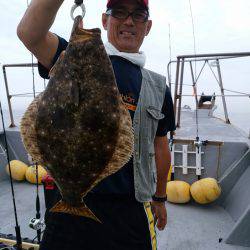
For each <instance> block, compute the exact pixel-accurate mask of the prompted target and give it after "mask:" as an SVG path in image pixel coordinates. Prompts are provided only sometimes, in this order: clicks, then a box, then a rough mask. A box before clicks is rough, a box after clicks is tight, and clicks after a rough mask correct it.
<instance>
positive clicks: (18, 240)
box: [0, 100, 22, 250]
mask: <svg viewBox="0 0 250 250" xmlns="http://www.w3.org/2000/svg"><path fill="white" fill-rule="evenodd" d="M0 113H1V119H2V126H3V134H4V144H5V151H6V156H7V162H8V168H9V173H10V174H9V176H10V185H11V195H12V201H13V207H14V215H15V223H16V226H15V231H16V245H15V247H16V249H17V250H22V237H21V230H20V226H19V224H18V218H17V210H16V199H15V191H14V186H13V179H12V172H11V167H10V155H9V150H8V141H7V133H6V130H5V123H4V117H3V109H2V103H1V100H0Z"/></svg>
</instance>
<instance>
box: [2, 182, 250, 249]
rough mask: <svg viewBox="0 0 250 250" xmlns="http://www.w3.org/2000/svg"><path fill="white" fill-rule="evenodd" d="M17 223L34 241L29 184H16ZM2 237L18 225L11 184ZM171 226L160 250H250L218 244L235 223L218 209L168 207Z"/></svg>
mask: <svg viewBox="0 0 250 250" xmlns="http://www.w3.org/2000/svg"><path fill="white" fill-rule="evenodd" d="M14 188H15V197H16V205H17V213H18V220H19V224H20V227H21V232H22V237H23V238H24V237H28V238H29V239H33V238H34V237H35V236H36V231H34V230H32V229H30V228H29V226H28V224H29V220H30V219H31V218H33V217H34V216H35V213H36V211H35V199H36V187H35V185H32V184H28V183H26V182H25V183H17V182H15V183H14ZM39 189H40V190H39V194H40V201H41V214H42V216H43V215H44V211H45V207H44V195H43V189H42V186H40V188H39ZM0 202H1V204H0V205H1V209H0V218H1V223H0V233H4V234H9V233H11V234H15V221H14V213H13V204H12V197H11V189H10V184H9V181H4V182H2V183H1V189H0ZM166 206H167V211H168V224H167V227H166V229H165V230H164V231H162V232H160V231H157V239H158V250H184V249H185V250H213V249H225V250H243V249H250V248H244V247H239V246H232V245H228V244H225V243H223V241H222V242H221V243H219V239H220V238H222V239H224V238H225V237H226V236H227V234H228V232H229V230H230V228H231V227H232V226H233V224H234V222H233V221H232V219H231V217H230V216H229V215H228V213H227V212H226V211H225V210H224V209H223V208H221V207H219V206H211V205H207V206H201V205H197V204H194V203H189V204H184V205H176V204H171V203H167V204H166Z"/></svg>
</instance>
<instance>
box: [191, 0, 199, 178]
mask: <svg viewBox="0 0 250 250" xmlns="http://www.w3.org/2000/svg"><path fill="white" fill-rule="evenodd" d="M189 8H190V16H191V20H192V29H193V44H194V55H195V60H194V67H195V68H194V79H193V90H194V96H195V106H196V109H195V123H196V141H195V146H196V147H197V151H198V154H200V153H201V152H200V151H201V145H202V142H201V141H200V138H199V120H198V96H197V76H196V75H197V72H196V70H197V62H196V55H197V51H196V37H195V26H194V17H193V11H192V3H191V0H189ZM190 65H192V64H190ZM199 179H200V175H198V180H199Z"/></svg>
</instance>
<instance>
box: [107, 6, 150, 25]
mask: <svg viewBox="0 0 250 250" xmlns="http://www.w3.org/2000/svg"><path fill="white" fill-rule="evenodd" d="M106 15H110V16H112V17H115V18H117V19H124V20H125V19H127V18H128V17H129V16H131V17H132V19H133V21H134V22H139V23H145V22H146V21H147V20H148V17H149V13H148V11H146V10H142V9H136V10H134V11H133V12H129V11H127V10H125V9H108V10H107V11H106Z"/></svg>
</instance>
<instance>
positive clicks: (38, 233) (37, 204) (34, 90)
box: [27, 0, 41, 244]
mask: <svg viewBox="0 0 250 250" xmlns="http://www.w3.org/2000/svg"><path fill="white" fill-rule="evenodd" d="M28 7H29V0H27V8H28ZM31 69H32V86H33V97H34V98H35V97H36V88H35V73H34V56H33V53H31ZM35 168H36V219H37V220H40V218H41V214H40V198H39V184H38V165H37V163H35ZM36 231H37V240H38V243H39V244H40V242H41V229H37V230H36Z"/></svg>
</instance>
